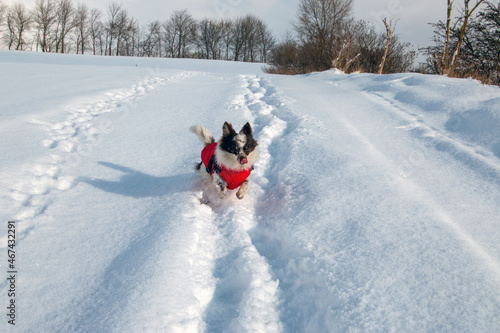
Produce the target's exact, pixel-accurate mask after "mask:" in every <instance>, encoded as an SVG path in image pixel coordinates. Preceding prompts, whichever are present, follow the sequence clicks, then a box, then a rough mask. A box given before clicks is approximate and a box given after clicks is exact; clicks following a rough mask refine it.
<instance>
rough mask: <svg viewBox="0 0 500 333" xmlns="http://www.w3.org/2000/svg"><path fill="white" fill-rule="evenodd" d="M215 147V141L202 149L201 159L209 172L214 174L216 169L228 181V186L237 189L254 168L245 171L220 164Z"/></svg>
mask: <svg viewBox="0 0 500 333" xmlns="http://www.w3.org/2000/svg"><path fill="white" fill-rule="evenodd" d="M215 149H217V142H214V143H212V144H210V145H208V146H206V147H205V148H203V150H202V151H201V161H202V162H203V164H204V165H205V167H206V168H207V172H208V173H210V175H213V173H214V171H215V172H217V174H218V175H219V176H220V177H221V178H222V179H223V180H224V181H225V182H226V184H227V188H228V189H230V190H234V189H237V188H238V187H240V185H241V184H243V182H244V181H245V180H246V179H247V178H248V176H250V173H251V172H252V168H248V169H246V170H243V171H237V170H231V169H227V168H225V167H224V166H223V165H222V166H219V165H218V164H217V162H216V161H215Z"/></svg>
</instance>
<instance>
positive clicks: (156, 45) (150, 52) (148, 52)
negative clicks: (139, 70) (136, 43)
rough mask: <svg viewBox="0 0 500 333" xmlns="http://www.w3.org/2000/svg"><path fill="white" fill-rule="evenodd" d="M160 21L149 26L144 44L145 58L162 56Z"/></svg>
mask: <svg viewBox="0 0 500 333" xmlns="http://www.w3.org/2000/svg"><path fill="white" fill-rule="evenodd" d="M161 29H162V27H161V23H160V21H153V22H150V23H149V24H148V27H147V31H146V34H145V36H144V40H143V42H142V55H143V56H145V57H161V56H162V32H161Z"/></svg>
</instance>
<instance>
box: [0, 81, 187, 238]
mask: <svg viewBox="0 0 500 333" xmlns="http://www.w3.org/2000/svg"><path fill="white" fill-rule="evenodd" d="M192 75H194V73H193V72H181V73H178V74H175V75H170V76H160V75H158V74H157V73H154V72H152V73H150V76H148V77H147V78H145V79H143V80H142V81H140V82H138V83H137V84H135V85H133V86H132V87H130V88H125V89H118V90H113V91H109V92H106V93H105V94H103V95H102V96H101V97H98V98H97V100H96V101H95V102H92V103H88V104H84V105H81V106H76V107H73V106H69V107H68V113H69V115H68V116H67V118H66V119H65V120H63V121H59V122H55V123H50V122H46V121H40V120H37V119H33V120H32V123H33V124H35V125H38V126H42V127H43V128H45V129H46V130H47V132H48V136H47V138H46V139H44V140H42V142H41V143H42V145H43V146H44V147H45V148H47V149H48V154H47V156H45V157H43V158H40V159H39V160H37V161H34V162H32V163H30V164H27V165H24V166H21V167H20V168H19V170H18V171H17V172H16V173H15V175H13V178H14V179H17V180H18V181H17V183H15V184H14V185H9V186H5V187H4V188H5V189H6V193H4V194H3V196H4V197H5V199H6V200H9V201H10V202H11V207H13V215H12V216H11V217H10V218H11V219H13V220H16V221H21V222H22V223H20V224H19V227H18V230H17V232H18V238H17V239H18V240H21V239H23V238H24V237H26V235H27V234H29V232H30V231H31V230H32V229H33V228H34V226H33V225H31V224H30V223H29V220H30V219H33V218H35V217H37V216H39V215H41V214H43V213H44V212H45V211H46V209H47V208H48V207H49V205H50V204H51V199H50V196H49V195H48V194H50V193H52V192H54V191H66V190H68V189H70V188H71V187H73V186H74V185H75V183H76V179H75V178H74V177H71V176H68V175H65V170H66V169H68V168H70V167H72V166H76V165H78V164H79V163H80V162H81V161H82V160H83V159H84V158H85V157H87V156H89V155H90V154H91V153H92V150H93V149H94V148H95V147H96V146H98V145H100V144H101V143H102V140H103V137H104V135H106V134H109V133H111V132H112V131H113V126H114V125H113V121H111V120H109V119H100V117H101V118H102V116H103V115H105V114H109V113H117V112H119V113H120V116H121V117H126V116H127V113H128V112H129V111H130V110H132V109H133V107H134V105H133V103H135V102H137V101H138V100H139V99H141V98H143V97H144V96H146V95H148V94H150V93H151V92H152V91H153V90H156V89H158V88H159V87H160V86H162V85H164V84H166V83H167V82H176V81H179V80H182V79H184V78H186V77H188V76H192ZM98 121H99V122H98ZM115 121H116V120H115ZM4 247H6V238H5V237H2V239H0V248H4Z"/></svg>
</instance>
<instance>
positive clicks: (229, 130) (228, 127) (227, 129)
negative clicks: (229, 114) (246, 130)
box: [222, 121, 236, 136]
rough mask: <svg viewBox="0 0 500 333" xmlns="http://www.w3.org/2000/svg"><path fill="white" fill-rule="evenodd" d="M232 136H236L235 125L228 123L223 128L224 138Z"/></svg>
mask: <svg viewBox="0 0 500 333" xmlns="http://www.w3.org/2000/svg"><path fill="white" fill-rule="evenodd" d="M231 134H236V131H235V130H234V128H233V125H231V124H230V123H228V122H227V121H226V122H225V123H224V126H222V136H229V135H231Z"/></svg>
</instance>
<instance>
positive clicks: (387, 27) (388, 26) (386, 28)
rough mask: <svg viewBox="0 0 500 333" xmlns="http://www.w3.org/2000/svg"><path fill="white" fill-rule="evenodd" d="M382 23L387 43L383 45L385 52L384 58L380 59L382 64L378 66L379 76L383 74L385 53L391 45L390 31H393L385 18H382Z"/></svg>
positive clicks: (385, 53)
mask: <svg viewBox="0 0 500 333" xmlns="http://www.w3.org/2000/svg"><path fill="white" fill-rule="evenodd" d="M382 22H383V23H384V25H385V30H386V34H387V43H386V45H385V51H384V56H383V57H382V63H381V64H380V70H379V72H378V73H379V74H382V73H383V72H384V65H385V60H386V59H387V53H388V52H389V46H390V45H391V36H392V30H394V29H393V28H392V27H391V26H392V24H391V25H389V23H387V18H384V19H383V20H382Z"/></svg>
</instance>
